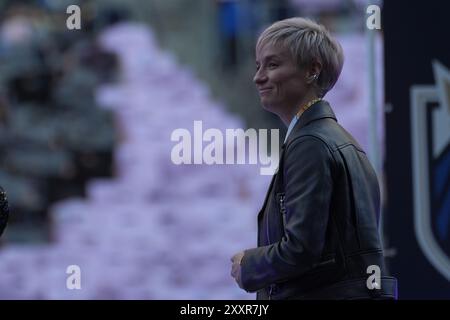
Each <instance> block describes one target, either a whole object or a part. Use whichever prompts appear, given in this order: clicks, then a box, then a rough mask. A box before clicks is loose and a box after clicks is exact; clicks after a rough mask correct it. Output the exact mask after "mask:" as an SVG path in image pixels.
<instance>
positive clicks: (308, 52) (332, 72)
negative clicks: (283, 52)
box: [256, 17, 344, 97]
mask: <svg viewBox="0 0 450 320" xmlns="http://www.w3.org/2000/svg"><path fill="white" fill-rule="evenodd" d="M266 44H271V45H279V44H281V45H283V46H285V48H288V49H289V50H290V52H291V54H292V56H293V58H294V60H295V61H296V63H297V65H298V66H299V67H300V68H304V67H306V66H309V65H311V64H312V63H313V62H314V61H318V62H320V63H321V65H322V70H321V72H320V75H319V76H318V78H317V79H316V81H315V87H316V89H317V91H318V92H317V93H318V95H319V97H323V96H324V95H325V94H326V93H327V92H328V91H330V90H331V88H333V86H334V85H335V83H336V81H337V80H338V78H339V75H340V74H341V71H342V66H343V65H344V54H343V51H342V47H341V45H340V44H339V43H338V42H337V41H336V40H335V39H334V38H333V37H332V36H331V34H330V33H329V32H328V30H327V29H325V27H324V26H323V25H320V24H318V23H316V22H314V21H312V20H310V19H305V18H300V17H296V18H289V19H285V20H281V21H277V22H275V23H274V24H272V25H271V26H270V27H268V28H267V29H266V30H264V31H263V33H262V34H261V35H260V36H259V38H258V42H257V43H256V48H257V49H259V48H261V47H262V46H264V45H266Z"/></svg>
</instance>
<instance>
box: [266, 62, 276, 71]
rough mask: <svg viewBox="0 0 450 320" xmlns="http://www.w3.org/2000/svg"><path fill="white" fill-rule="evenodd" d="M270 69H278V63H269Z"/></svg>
mask: <svg viewBox="0 0 450 320" xmlns="http://www.w3.org/2000/svg"><path fill="white" fill-rule="evenodd" d="M268 67H269V68H272V69H273V68H276V67H278V65H277V64H276V63H273V62H272V63H269V64H268Z"/></svg>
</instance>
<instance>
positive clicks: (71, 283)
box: [66, 264, 81, 290]
mask: <svg viewBox="0 0 450 320" xmlns="http://www.w3.org/2000/svg"><path fill="white" fill-rule="evenodd" d="M66 273H67V274H70V276H68V277H67V280H66V287H67V289H69V290H73V289H78V290H79V289H81V268H80V267H79V266H78V265H76V264H72V265H70V266H68V267H67V269H66Z"/></svg>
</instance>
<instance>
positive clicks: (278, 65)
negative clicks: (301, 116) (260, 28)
mask: <svg viewBox="0 0 450 320" xmlns="http://www.w3.org/2000/svg"><path fill="white" fill-rule="evenodd" d="M306 76H307V75H306V73H305V72H304V71H303V70H300V69H299V68H298V66H297V64H296V63H295V61H294V59H293V58H292V55H291V53H290V52H289V50H287V49H285V48H284V47H283V46H281V45H278V46H275V45H271V44H266V45H264V46H262V47H260V48H257V49H256V74H255V77H254V78H253V81H254V82H255V84H256V87H257V89H258V91H259V95H260V98H261V104H262V105H263V107H264V109H266V110H268V111H271V112H274V113H275V114H280V112H281V113H283V112H286V111H288V110H293V109H295V108H298V106H299V104H300V103H301V102H302V100H303V99H304V97H305V94H306V93H307V90H308V85H307V83H306Z"/></svg>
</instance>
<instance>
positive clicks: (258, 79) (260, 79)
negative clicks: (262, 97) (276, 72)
mask: <svg viewBox="0 0 450 320" xmlns="http://www.w3.org/2000/svg"><path fill="white" fill-rule="evenodd" d="M266 81H267V75H266V74H265V73H264V72H262V71H261V69H259V70H258V71H256V73H255V76H254V77H253V82H254V83H255V84H261V83H264V82H266Z"/></svg>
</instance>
